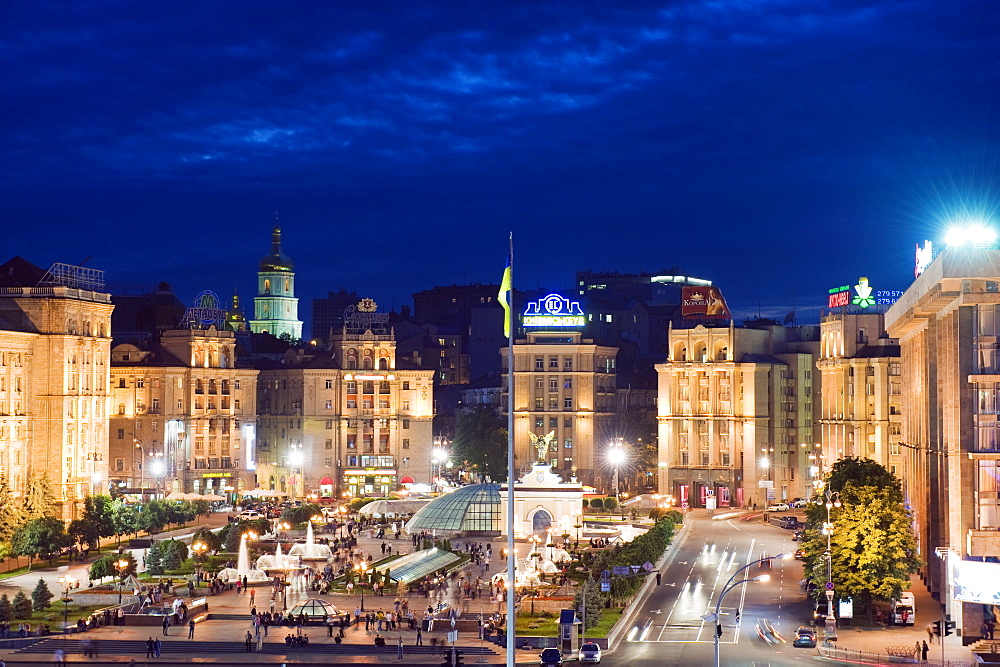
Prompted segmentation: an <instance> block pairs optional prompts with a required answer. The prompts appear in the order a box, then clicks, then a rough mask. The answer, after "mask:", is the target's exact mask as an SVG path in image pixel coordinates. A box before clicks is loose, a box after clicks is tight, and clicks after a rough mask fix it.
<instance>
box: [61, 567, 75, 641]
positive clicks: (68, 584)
mask: <svg viewBox="0 0 1000 667" xmlns="http://www.w3.org/2000/svg"><path fill="white" fill-rule="evenodd" d="M59 583H60V584H62V586H63V596H62V603H63V630H65V629H66V626H67V624H68V623H69V603H70V602H72V601H73V598H71V597H70V596H69V592H70V590H71V589H72V588H73V586H74V585H76V579H74V578H73V577H71V576H69V575H68V574H67V575H66V576H63V577H59Z"/></svg>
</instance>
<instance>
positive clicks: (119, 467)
mask: <svg viewBox="0 0 1000 667" xmlns="http://www.w3.org/2000/svg"><path fill="white" fill-rule="evenodd" d="M115 472H125V459H115Z"/></svg>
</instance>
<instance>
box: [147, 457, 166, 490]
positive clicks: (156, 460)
mask: <svg viewBox="0 0 1000 667" xmlns="http://www.w3.org/2000/svg"><path fill="white" fill-rule="evenodd" d="M149 456H150V458H152V460H153V462H152V463H151V464H150V466H149V471H150V472H151V473H153V486H154V489H153V497H154V498H155V497H156V494H157V493H159V492H160V480H161V479H163V473H164V472H165V471H166V469H165V466H164V463H163V452H150V453H149Z"/></svg>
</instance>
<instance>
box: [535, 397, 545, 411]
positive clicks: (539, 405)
mask: <svg viewBox="0 0 1000 667" xmlns="http://www.w3.org/2000/svg"><path fill="white" fill-rule="evenodd" d="M535 409H536V410H544V409H545V399H544V398H542V397H541V396H535Z"/></svg>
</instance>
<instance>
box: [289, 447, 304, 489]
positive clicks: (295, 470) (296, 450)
mask: <svg viewBox="0 0 1000 667" xmlns="http://www.w3.org/2000/svg"><path fill="white" fill-rule="evenodd" d="M289 447H290V448H291V450H292V451H291V452H290V453H289V454H288V462H289V463H291V464H292V474H294V475H295V483H294V484H293V485H292V498H298V497H299V478H300V477H301V476H302V462H303V460H304V456H303V454H302V445H301V444H300V443H293V444H291V445H289ZM302 493H303V495H304V494H305V484H303V485H302Z"/></svg>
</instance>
